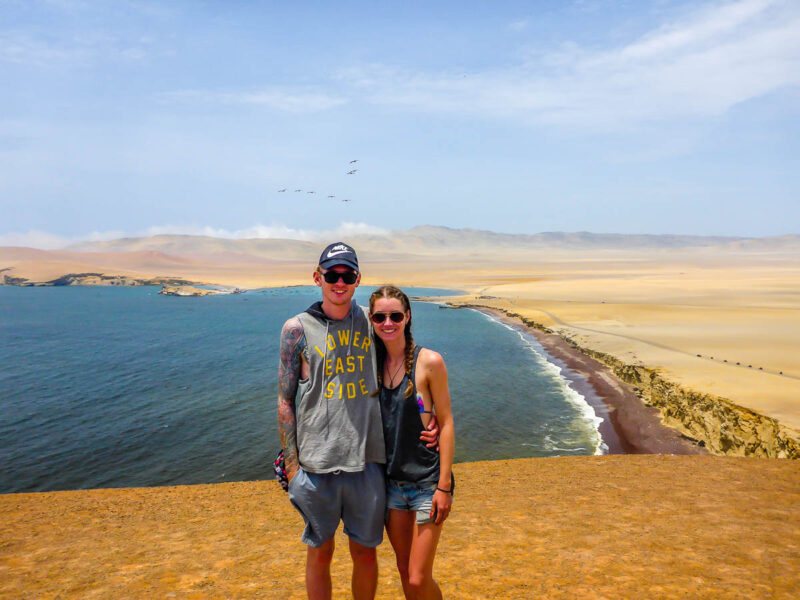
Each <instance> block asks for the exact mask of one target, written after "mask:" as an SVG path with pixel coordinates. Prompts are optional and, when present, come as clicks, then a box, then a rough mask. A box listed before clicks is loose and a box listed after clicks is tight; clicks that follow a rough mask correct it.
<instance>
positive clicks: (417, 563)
mask: <svg viewBox="0 0 800 600" xmlns="http://www.w3.org/2000/svg"><path fill="white" fill-rule="evenodd" d="M412 514H413V513H412ZM441 533H442V525H436V524H435V523H432V522H431V523H423V524H422V525H417V523H416V520H415V522H414V529H413V535H412V539H411V554H410V555H409V560H408V587H409V589H410V590H411V592H412V594H413V596H412V597H413V598H415V599H416V600H441V598H442V592H441V590H440V589H439V586H438V585H437V583H436V582H435V581H434V580H433V559H434V558H436V546H437V545H438V543H439V536H440V535H441ZM404 589H405V588H404ZM406 597H408V594H406Z"/></svg>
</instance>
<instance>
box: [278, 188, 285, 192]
mask: <svg viewBox="0 0 800 600" xmlns="http://www.w3.org/2000/svg"><path fill="white" fill-rule="evenodd" d="M278 191H279V192H285V191H286V188H283V189H282V190H278Z"/></svg>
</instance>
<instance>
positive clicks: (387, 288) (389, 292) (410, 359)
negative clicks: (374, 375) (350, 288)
mask: <svg viewBox="0 0 800 600" xmlns="http://www.w3.org/2000/svg"><path fill="white" fill-rule="evenodd" d="M381 298H395V299H397V300H399V301H400V304H402V305H403V310H404V311H406V312H407V313H408V321H406V328H405V331H404V334H405V339H406V354H405V361H404V362H405V364H404V367H405V373H406V375H407V376H408V387H406V390H405V392H404V396H405V397H406V398H410V397H411V395H412V394H413V393H414V382H413V381H411V367H412V366H413V365H414V336H412V335H411V302H410V301H409V300H408V296H406V295H405V293H404V292H403V291H402V290H401V289H400V288H397V287H395V286H393V285H382V286H381V287H379V288H378V289H377V290H375V291H374V292H372V295H371V296H370V297H369V312H370V314H371V313H372V312H373V310H374V308H375V302H377V301H378V300H380V299H381ZM375 355H376V357H377V359H378V389H377V390H375V394H373V396H374V395H377V393H378V392H379V391H380V389H381V387H382V386H383V365H384V362H385V361H386V346H384V345H383V340H381V338H379V337H378V336H377V335H376V336H375Z"/></svg>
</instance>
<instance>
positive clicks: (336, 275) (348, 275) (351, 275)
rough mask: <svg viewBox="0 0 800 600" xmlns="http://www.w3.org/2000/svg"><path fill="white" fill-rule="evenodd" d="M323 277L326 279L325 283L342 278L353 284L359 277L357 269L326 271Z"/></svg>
mask: <svg viewBox="0 0 800 600" xmlns="http://www.w3.org/2000/svg"><path fill="white" fill-rule="evenodd" d="M322 278H323V279H324V280H325V283H336V282H337V281H339V279H340V278H341V279H342V281H344V282H345V284H347V285H353V284H354V283H355V282H356V279H358V273H356V272H355V271H343V272H341V273H340V272H338V271H326V272H325V273H322Z"/></svg>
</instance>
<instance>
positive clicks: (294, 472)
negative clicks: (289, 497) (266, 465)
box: [286, 467, 300, 483]
mask: <svg viewBox="0 0 800 600" xmlns="http://www.w3.org/2000/svg"><path fill="white" fill-rule="evenodd" d="M299 470H300V469H299V468H297V467H295V468H294V469H292V470H291V471H290V470H289V468H288V467H287V468H286V479H287V480H288V483H292V479H294V476H295V475H297V471H299Z"/></svg>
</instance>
